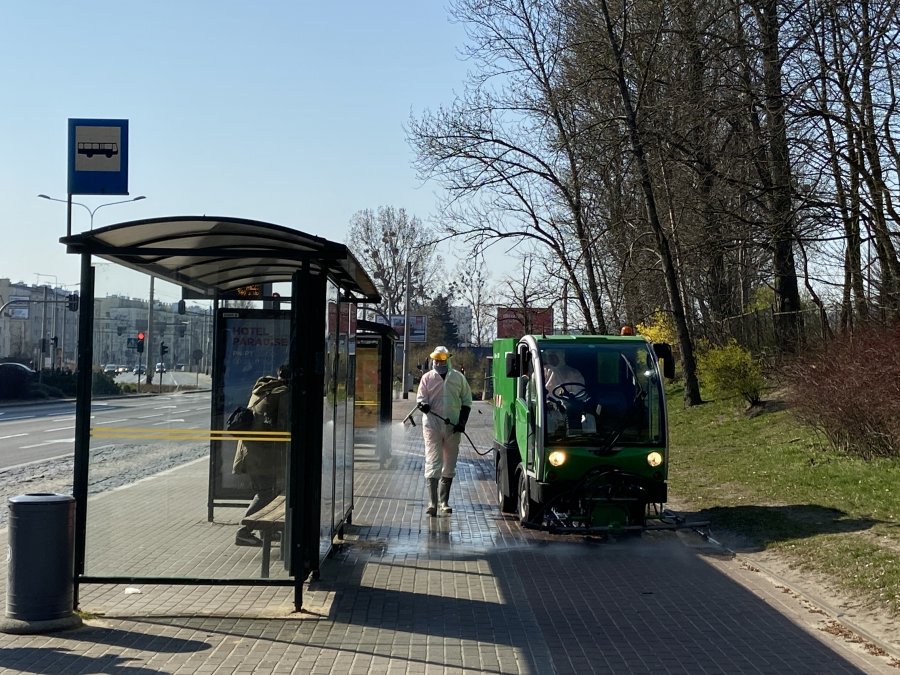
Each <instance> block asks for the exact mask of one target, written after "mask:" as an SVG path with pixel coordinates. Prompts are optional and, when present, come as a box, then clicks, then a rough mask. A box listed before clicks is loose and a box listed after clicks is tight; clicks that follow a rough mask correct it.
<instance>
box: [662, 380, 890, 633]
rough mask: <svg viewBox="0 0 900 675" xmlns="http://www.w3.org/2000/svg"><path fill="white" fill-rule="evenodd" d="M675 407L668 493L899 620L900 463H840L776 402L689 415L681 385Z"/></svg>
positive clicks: (694, 410)
mask: <svg viewBox="0 0 900 675" xmlns="http://www.w3.org/2000/svg"><path fill="white" fill-rule="evenodd" d="M668 400H669V436H670V442H671V454H670V461H671V464H670V468H669V491H670V493H671V494H672V496H673V497H675V498H676V499H677V500H678V501H679V502H681V503H682V504H683V505H684V508H687V509H689V510H691V511H696V512H698V513H702V515H703V517H704V518H709V519H710V521H711V523H712V528H713V531H714V532H715V531H717V530H718V531H723V530H724V531H728V532H730V533H732V534H733V535H736V536H737V537H738V538H739V539H740V540H741V541H744V542H746V546H747V547H749V548H748V550H771V551H774V552H777V553H779V554H781V555H783V556H785V557H786V558H787V559H788V560H789V561H790V562H791V564H792V565H793V566H795V567H796V568H799V569H801V570H803V571H808V572H813V573H817V574H821V575H825V576H826V577H827V578H828V579H829V581H830V582H832V583H833V584H835V585H836V586H837V587H839V588H841V589H843V590H844V591H846V592H850V593H853V594H856V595H862V596H864V597H865V598H866V599H867V600H868V601H870V602H873V603H879V604H881V605H883V606H884V607H885V608H886V609H887V611H889V612H890V613H891V614H892V615H894V616H897V615H900V490H898V486H900V461H898V460H885V459H879V460H872V461H864V460H861V459H857V458H854V457H848V456H846V455H842V454H840V453H838V452H837V451H835V450H833V449H831V448H830V446H829V445H828V444H827V442H825V440H824V439H823V438H821V437H820V436H818V435H817V434H816V433H815V431H814V430H812V429H810V428H808V427H805V426H803V425H801V424H800V423H799V422H798V421H797V420H796V419H795V418H794V417H793V416H792V414H791V412H790V410H788V409H785V408H784V407H783V406H781V405H775V404H773V402H771V401H770V402H769V403H768V404H765V405H763V406H760V407H759V408H756V409H753V410H751V411H748V410H746V408H745V407H744V405H743V404H742V402H740V401H738V400H737V399H729V400H723V401H712V402H708V403H704V404H703V405H700V406H694V407H691V408H684V407H683V406H682V405H681V401H682V391H681V390H680V389H679V388H678V387H672V388H671V389H670V391H669V392H668Z"/></svg>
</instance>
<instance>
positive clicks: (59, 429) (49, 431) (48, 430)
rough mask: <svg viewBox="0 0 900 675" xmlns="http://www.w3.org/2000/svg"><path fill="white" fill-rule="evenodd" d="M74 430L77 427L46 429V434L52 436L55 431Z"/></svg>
mask: <svg viewBox="0 0 900 675" xmlns="http://www.w3.org/2000/svg"><path fill="white" fill-rule="evenodd" d="M74 428H75V425H74V424H73V425H72V426H70V427H59V428H57V429H44V433H45V434H50V433H53V432H54V431H68V430H69V429H74Z"/></svg>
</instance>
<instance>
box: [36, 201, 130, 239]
mask: <svg viewBox="0 0 900 675" xmlns="http://www.w3.org/2000/svg"><path fill="white" fill-rule="evenodd" d="M38 197H40V198H41V199H49V200H50V201H51V202H62V203H63V204H69V205H71V204H76V205H77V206H81V207H83V208H84V209H85V210H86V211H87V212H88V213H89V214H91V229H92V230H93V229H94V214H95V213H97V211H99V210H100V209H102V208H103V207H104V206H112V205H113V204H127V203H128V202H137V201H140V200H141V199H146V198H147V197H145V196H144V195H140V196H139V197H132V198H131V199H123V200H121V201H118V202H107V203H106V204H100V206H95V207H94V208H91V207H90V206H88V205H87V204H82V203H81V202H73V201H72V200H71V198H70V199H57V198H56V197H49V196H47V195H38ZM70 211H71V209H70ZM71 233H72V232H71V227H70V228H69V232H67V233H66V234H69V235H70V234H71Z"/></svg>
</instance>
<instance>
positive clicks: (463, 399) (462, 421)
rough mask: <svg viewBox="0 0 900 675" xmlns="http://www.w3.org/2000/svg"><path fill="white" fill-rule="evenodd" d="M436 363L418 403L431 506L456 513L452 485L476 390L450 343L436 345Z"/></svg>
mask: <svg viewBox="0 0 900 675" xmlns="http://www.w3.org/2000/svg"><path fill="white" fill-rule="evenodd" d="M429 356H430V358H431V359H432V361H433V364H434V365H433V367H432V369H431V370H429V371H428V372H427V373H425V374H424V375H423V376H422V379H421V380H420V381H419V391H418V393H417V394H416V405H417V406H418V408H419V410H421V411H422V413H423V415H422V434H423V436H424V437H425V487H426V489H427V491H428V508H427V509H426V510H425V512H426V513H427V514H428V515H429V516H434V515H437V514H438V511H440V514H441V515H447V514H449V513H453V509H452V508H451V507H450V486H451V485H452V484H453V478H454V476H456V460H457V458H458V457H459V441H460V439H461V436H462V433H463V432H464V431H465V430H466V422H468V420H469V412H470V411H471V410H472V390H471V389H470V388H469V383H468V382H467V381H466V376H465V375H463V374H462V373H461V372H459V371H458V370H454V369H453V368H452V367H451V365H450V352H448V351H447V348H446V347H443V346H441V347H435V349H434V351H433V352H431V354H430V355H429Z"/></svg>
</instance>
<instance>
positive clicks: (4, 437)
mask: <svg viewBox="0 0 900 675" xmlns="http://www.w3.org/2000/svg"><path fill="white" fill-rule="evenodd" d="M27 435H28V434H11V435H9V436H0V441H5V440H6V439H7V438H18V437H19V436H27Z"/></svg>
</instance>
